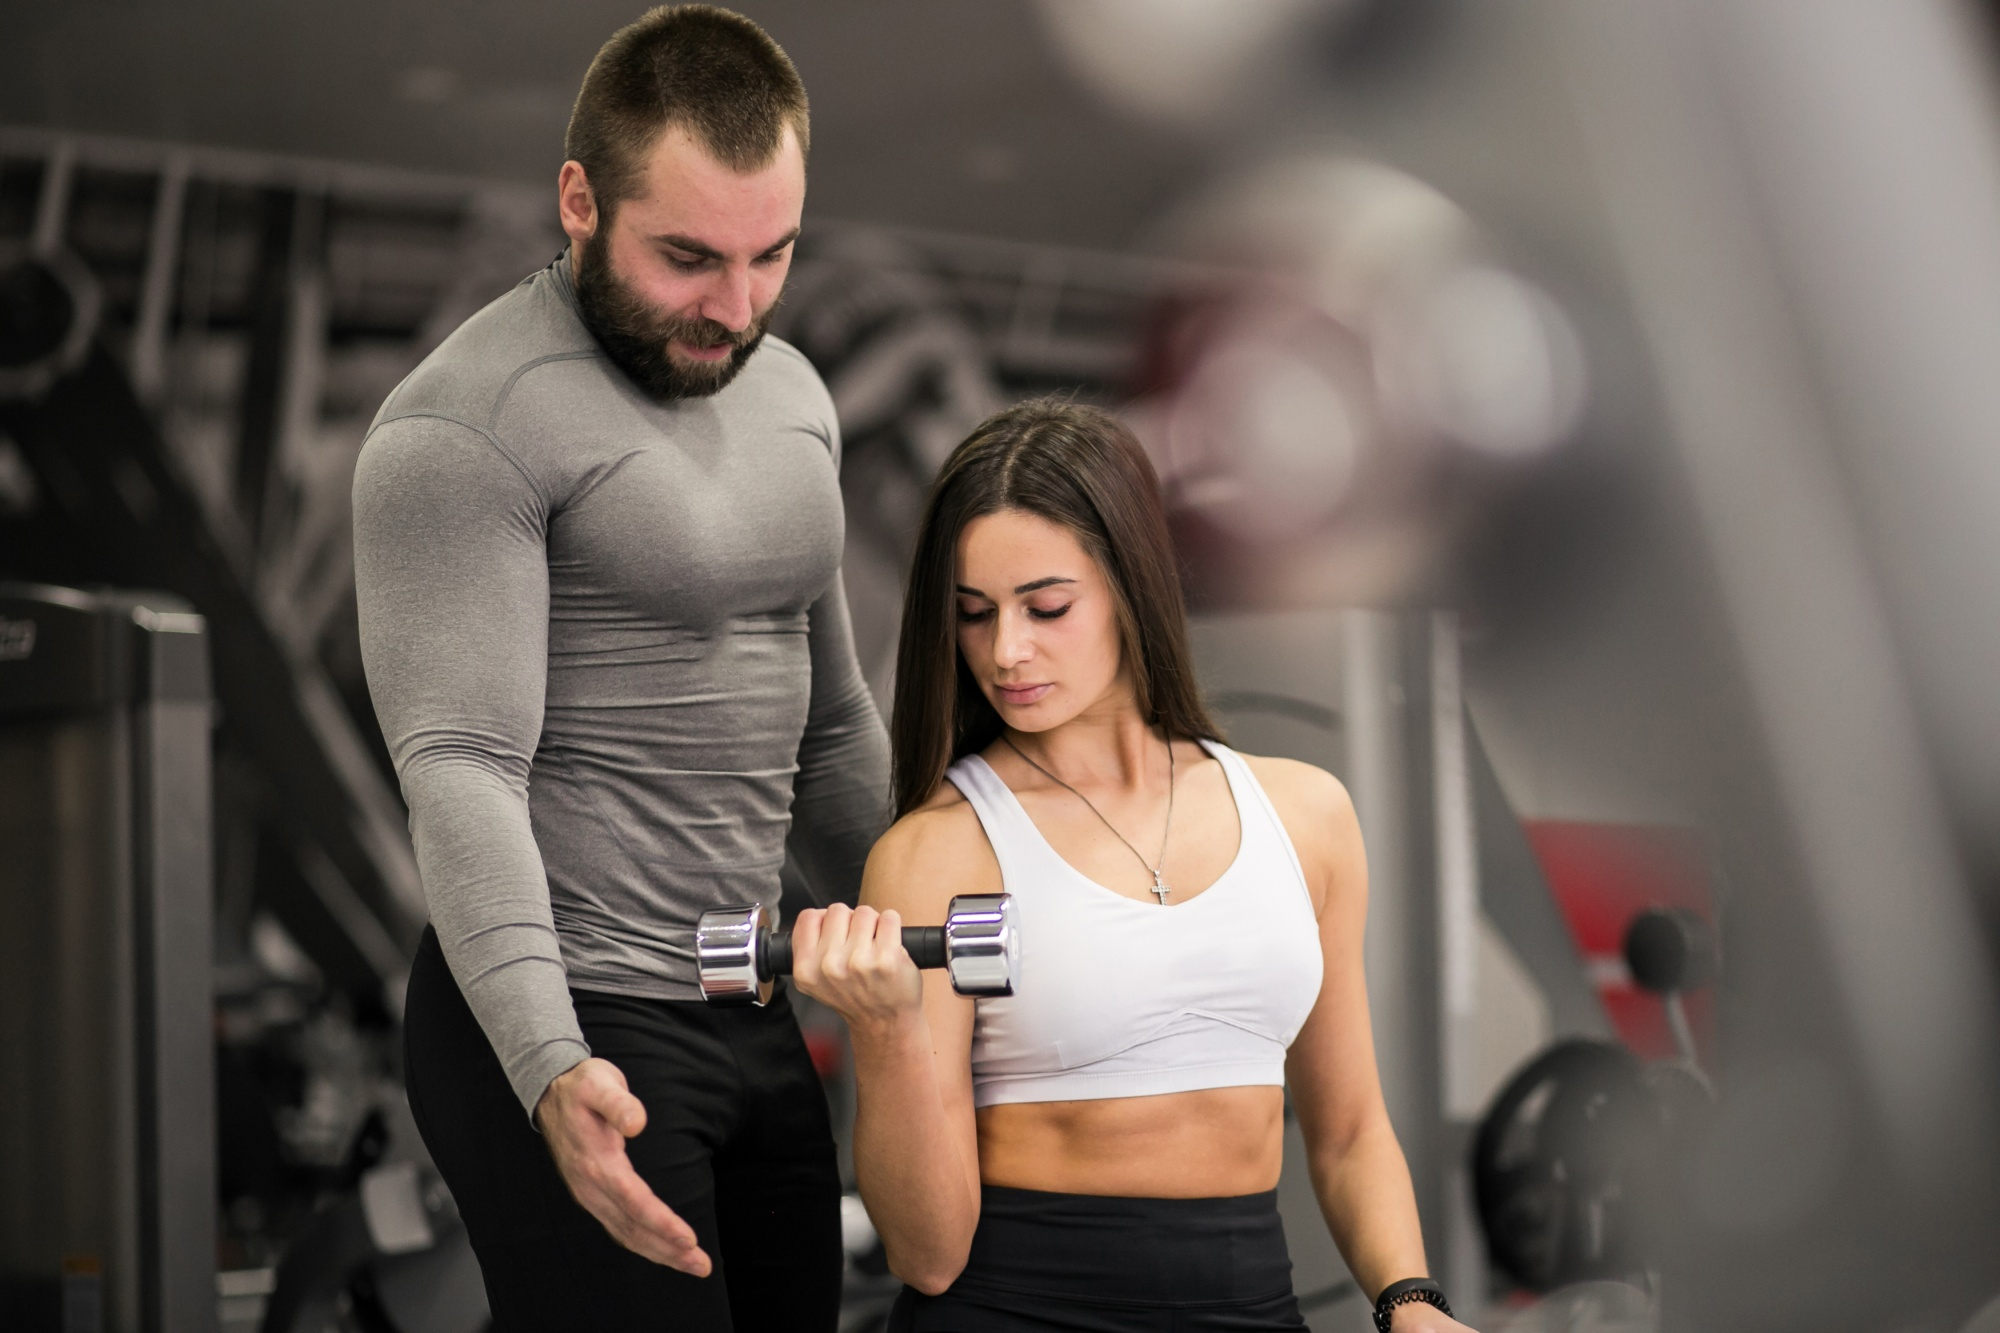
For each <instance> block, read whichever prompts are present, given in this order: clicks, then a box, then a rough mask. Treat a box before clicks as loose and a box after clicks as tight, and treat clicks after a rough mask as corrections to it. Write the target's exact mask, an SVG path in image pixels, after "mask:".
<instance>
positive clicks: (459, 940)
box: [354, 416, 590, 1115]
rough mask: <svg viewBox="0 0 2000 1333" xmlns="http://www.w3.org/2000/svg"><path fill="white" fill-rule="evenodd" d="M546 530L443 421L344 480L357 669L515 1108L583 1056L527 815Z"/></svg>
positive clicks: (436, 901) (384, 443) (503, 463)
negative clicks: (349, 495) (348, 493)
mask: <svg viewBox="0 0 2000 1333" xmlns="http://www.w3.org/2000/svg"><path fill="white" fill-rule="evenodd" d="M547 522H548V503H547V500H546V497H545V496H544V495H543V494H542V493H541V491H540V490H539V489H538V487H537V486H536V485H535V483H534V482H533V480H532V479H531V478H530V476H529V475H528V473H527V472H526V471H524V470H523V469H522V468H521V467H520V466H518V464H517V463H516V462H515V461H514V460H513V458H512V457H511V456H510V455H508V454H507V453H505V452H504V451H503V450H502V449H501V447H500V446H499V444H498V443H497V442H496V441H494V440H493V439H492V438H491V437H490V436H488V435H487V434H486V433H485V432H483V431H480V430H477V429H475V428H473V427H471V426H467V425H465V424H463V423H460V422H457V421H452V420H448V419H445V418H441V417H428V416H426V417H404V418H397V419H391V420H389V421H387V422H384V423H382V424H380V425H378V426H377V427H376V428H375V430H374V431H373V432H372V433H371V434H370V436H369V439H368V442H367V444H366V445H365V446H364V447H363V449H362V452H361V458H360V461H359V463H358V464H357V466H356V469H355V477H354V552H355V592H356V596H357V599H358V602H359V610H360V619H361V652H362V660H363V663H364V665H365V666H366V669H367V675H368V689H369V693H370V695H371V696H372V697H373V699H374V701H375V712H376V715H377V717H379V718H380V720H381V723H382V732H383V735H384V737H385V738H386V740H387V741H388V745H389V753H390V756H391V758H392V759H393V760H394V762H395V765H396V774H397V776H398V778H399V779H400V780H401V782H402V788H403V798H404V800H405V801H406V802H407V803H408V805H409V809H410V833H411V836H412V839H413V841H414V843H415V846H416V854H417V866H418V869H419V871H420V872H421V874H422V876H423V885H424V897H425V901H426V903H427V904H428V906H429V908H430V917H431V923H432V925H433V926H434V927H435V928H436V930H437V935H438V942H439V943H440V944H441V945H442V946H443V950H444V957H445V961H446V962H447V963H448V964H449V965H450V967H451V972H452V975H453V977H454V978H456V979H457V981H458V986H459V989H460V990H461V991H462V992H464V995H465V998H466V1002H467V1003H468V1004H469V1005H470V1006H471V1008H472V1012H473V1014H474V1016H475V1017H477V1019H478V1020H479V1025H480V1027H481V1028H482V1029H483V1030H484V1031H485V1033H486V1037H487V1040H488V1041H490V1042H491V1043H492V1044H493V1050H494V1052H495V1054H497V1055H498V1056H499V1058H500V1063H501V1066H502V1067H503V1068H504V1069H505V1070H506V1072H507V1078H508V1081H509V1082H510V1083H511V1084H512V1085H513V1088H514V1093H515V1095H516V1096H517V1097H519V1098H520V1100H521V1105H522V1106H523V1107H524V1108H525V1109H526V1110H527V1111H528V1113H529V1114H530V1115H533V1113H534V1109H535V1106H536V1104H537V1103H538V1102H539V1101H540V1100H541V1096H542V1092H543V1091H544V1090H545V1089H546V1088H547V1087H548V1085H549V1083H550V1081H551V1080H553V1079H554V1078H555V1077H556V1076H557V1075H558V1074H560V1073H562V1072H563V1071H564V1070H567V1069H569V1068H570V1067H571V1066H573V1065H575V1064H576V1063H577V1062H579V1061H581V1060H583V1059H584V1058H585V1057H587V1056H588V1055H589V1054H590V1048H589V1047H588V1046H587V1045H586V1044H585V1043H584V1040H583V1032H582V1030H581V1029H580V1028H579V1027H578V1025H577V1021H576V1012H575V1009H574V1008H573V1006H572V1005H571V1003H570V996H569V984H568V977H567V974H566V972H565V971H564V968H563V961H562V955H561V952H560V950H559V948H558V945H557V939H556V930H555V921H554V916H553V913H552V912H551V909H550V906H549V887H548V879H547V875H546V873H545V871H544V869H543V865H542V858H541V851H540V849H539V848H538V847H537V846H536V844H535V838H534V834H533V831H532V830H531V828H530V825H529V818H528V773H529V766H530V764H531V763H532V761H533V758H534V754H535V747H536V744H537V742H538V741H539V739H540V736H541V729H542V702H543V691H544V685H545V682H546V678H547V674H548V625H549V621H548V615H549V587H548V583H549V580H548V557H547V551H546V533H547Z"/></svg>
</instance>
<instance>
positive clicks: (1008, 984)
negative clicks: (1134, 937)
mask: <svg viewBox="0 0 2000 1333" xmlns="http://www.w3.org/2000/svg"><path fill="white" fill-rule="evenodd" d="M903 948H905V949H906V950H908V951H909V954H910V958H911V960H912V961H914V962H915V963H916V965H917V966H918V967H921V968H943V969H944V970H945V971H946V972H947V973H948V974H950V977H951V988H952V989H953V990H955V991H957V992H958V993H959V994H960V995H973V996H987V997H993V996H1001V995H1012V994H1013V993H1014V979H1015V978H1016V977H1017V976H1019V975H1020V971H1021V963H1020V951H1021V935H1020V930H1019V928H1018V927H1017V926H1016V925H1015V921H1014V899H1013V897H1012V895H1010V894H1005V893H966V894H960V895H959V896H958V897H956V898H953V899H952V900H951V906H950V908H949V909H948V910H947V911H946V913H945V919H944V924H943V925H942V926H904V927H903ZM694 951H695V963H696V967H697V968H698V969H699V971H700V975H701V995H702V998H703V999H705V1000H707V1001H708V1002H709V1003H710V1004H714V1005H723V1006H734V1005H760V1004H763V1003H764V1002H765V1000H766V999H768V998H769V987H770V984H771V982H772V981H773V980H775V979H776V978H778V977H782V976H789V975H790V974H791V970H792V936H791V932H790V931H784V932H782V933H781V932H779V931H778V929H777V914H776V913H774V912H773V911H771V909H769V908H767V907H765V906H763V905H762V904H761V903H753V904H751V905H749V906H745V907H717V908H713V909H711V910H709V911H706V912H703V913H702V914H701V921H700V923H699V924H697V925H696V926H695V932H694Z"/></svg>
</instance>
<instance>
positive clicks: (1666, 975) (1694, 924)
mask: <svg viewBox="0 0 2000 1333" xmlns="http://www.w3.org/2000/svg"><path fill="white" fill-rule="evenodd" d="M1625 965H1626V966H1627V967H1628V968H1630V969H1631V970H1632V979H1633V980H1634V981H1636V982H1638V983H1639V985H1640V986H1642V987H1644V988H1645V989H1647V990H1649V991H1652V992H1653V993H1654V994H1655V995H1658V996H1659V997H1660V1003H1661V1004H1663V1005H1664V1006H1665V1007H1666V1011H1667V1026H1668V1028H1670V1029H1671V1030H1672V1031H1673V1034H1674V1046H1675V1048H1676V1049H1677V1050H1679V1051H1680V1054H1681V1059H1682V1060H1683V1061H1685V1062H1686V1063H1687V1065H1688V1067H1689V1068H1690V1069H1691V1070H1693V1071H1695V1072H1696V1073H1699V1072H1700V1071H1701V1059H1700V1054H1699V1052H1697V1051H1696V1049H1695V1044H1694V1029H1693V1028H1691V1027H1689V1026H1688V1020H1687V1009H1686V1007H1685V1006H1683V1005H1682V1004H1681V993H1682V992H1683V991H1690V990H1694V989H1696V988H1697V987H1700V986H1706V985H1707V984H1708V983H1709V981H1710V980H1711V979H1712V978H1713V977H1714V976H1715V968H1716V948H1715V931H1714V930H1713V929H1711V928H1710V926H1709V924H1708V922H1706V921H1704V920H1702V919H1701V917H1699V916H1697V915H1696V914H1695V913H1693V912H1690V911H1688V910H1687V909H1686V908H1685V907H1659V908H1654V909H1653V910H1652V911H1650V912H1641V913H1640V914H1639V915H1638V916H1636V917H1634V918H1633V919H1632V924H1631V925H1630V926H1628V927H1626V929H1625Z"/></svg>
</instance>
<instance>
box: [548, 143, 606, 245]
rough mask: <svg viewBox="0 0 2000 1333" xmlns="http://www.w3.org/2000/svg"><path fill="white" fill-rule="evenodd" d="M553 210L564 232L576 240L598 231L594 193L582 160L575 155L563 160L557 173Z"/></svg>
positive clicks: (595, 196) (586, 237) (586, 238)
mask: <svg viewBox="0 0 2000 1333" xmlns="http://www.w3.org/2000/svg"><path fill="white" fill-rule="evenodd" d="M556 213H557V215H558V216H559V217H560V218H561V220H562V229H563V234H564V235H566V236H568V237H569V238H570V240H571V241H573V242H575V243H576V244H578V245H581V244H582V243H583V242H585V241H587V240H589V239H590V238H591V237H592V236H595V235H596V234H597V223H598V212H597V195H596V193H595V192H594V191H593V190H592V189H591V188H590V178H589V177H588V176H586V175H585V174H584V170H583V163H581V162H578V161H575V160H574V159H572V160H571V161H568V162H565V163H563V164H562V172H561V174H560V175H558V176H557V177H556Z"/></svg>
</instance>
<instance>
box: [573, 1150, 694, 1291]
mask: <svg viewBox="0 0 2000 1333" xmlns="http://www.w3.org/2000/svg"><path fill="white" fill-rule="evenodd" d="M591 1184H592V1186H593V1187H594V1188H593V1189H592V1193H593V1194H595V1195H596V1196H597V1199H596V1202H597V1204H598V1207H596V1208H591V1209H590V1210H589V1211H590V1212H591V1213H592V1214H593V1215H594V1216H596V1217H597V1219H598V1220H599V1221H600V1222H603V1223H604V1224H605V1227H606V1229H607V1230H609V1231H610V1232H611V1233H612V1235H613V1236H614V1237H615V1238H616V1239H617V1241H618V1243H619V1244H620V1245H623V1246H624V1247H625V1248H626V1249H628V1250H631V1251H632V1252H633V1253H634V1254H639V1255H644V1256H645V1257H646V1258H648V1259H651V1260H652V1261H653V1262H655V1263H660V1264H665V1265H667V1266H668V1267H669V1268H677V1269H680V1270H681V1271H682V1272H686V1273H693V1274H694V1275H695V1276H697V1277H705V1276H707V1274H708V1272H709V1270H710V1268H711V1267H712V1265H711V1264H710V1262H709V1259H708V1256H707V1254H706V1253H705V1252H704V1251H703V1250H702V1249H701V1244H700V1240H699V1238H698V1237H696V1235H695V1233H694V1228H693V1227H692V1226H690V1225H688V1223H687V1221H686V1220H685V1219H684V1218H682V1217H681V1216H680V1214H678V1213H676V1212H675V1211H674V1210H673V1209H671V1208H669V1207H667V1205H666V1204H665V1203H664V1202H662V1201H661V1199H660V1196H659V1195H657V1194H655V1193H653V1191H652V1188H651V1187H650V1186H648V1185H647V1184H646V1182H645V1179H644V1178H643V1177H641V1176H640V1175H639V1173H638V1172H637V1171H635V1170H633V1169H632V1165H631V1163H630V1162H629V1161H625V1160H620V1161H618V1162H616V1163H605V1164H603V1166H602V1168H601V1170H600V1172H599V1173H597V1174H596V1175H595V1177H594V1179H593V1180H592V1181H591Z"/></svg>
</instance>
